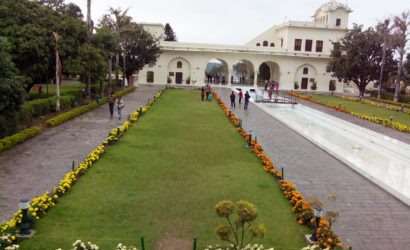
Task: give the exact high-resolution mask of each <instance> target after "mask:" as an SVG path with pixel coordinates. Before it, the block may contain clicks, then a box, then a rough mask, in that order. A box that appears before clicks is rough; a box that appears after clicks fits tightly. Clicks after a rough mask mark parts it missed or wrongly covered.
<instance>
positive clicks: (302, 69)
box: [294, 64, 317, 89]
mask: <svg viewBox="0 0 410 250" xmlns="http://www.w3.org/2000/svg"><path fill="white" fill-rule="evenodd" d="M316 75H317V71H316V69H315V67H313V66H312V65H310V64H303V65H301V66H299V67H298V68H297V70H296V74H295V81H294V82H295V83H297V85H299V86H300V89H310V87H311V86H312V85H313V83H315V82H316Z"/></svg>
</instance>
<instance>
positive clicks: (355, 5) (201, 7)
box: [66, 0, 410, 45]
mask: <svg viewBox="0 0 410 250" xmlns="http://www.w3.org/2000/svg"><path fill="white" fill-rule="evenodd" d="M66 2H73V3H75V4H77V5H79V6H80V7H81V9H82V11H83V14H84V16H86V13H87V11H86V6H87V5H86V3H87V0H66ZM326 2H327V1H324V0H284V1H279V0H205V1H204V0H201V1H200V0H171V1H170V0H93V1H92V6H91V15H92V18H93V20H94V23H98V20H99V19H100V17H101V16H102V15H103V13H104V12H105V11H106V10H107V9H108V8H109V7H115V8H116V7H121V8H122V9H126V8H130V10H129V12H128V13H129V15H130V16H132V18H133V19H134V21H136V22H153V23H162V24H165V23H170V24H171V27H172V28H173V30H174V31H175V32H176V34H177V38H178V41H181V42H198V43H216V44H237V45H242V44H245V43H246V42H248V41H249V40H251V39H252V38H254V37H255V36H257V35H258V34H260V33H261V32H263V31H265V30H267V29H268V28H270V27H271V26H273V25H277V24H280V23H282V22H283V21H284V20H293V21H310V20H311V16H312V15H313V14H314V12H315V11H316V9H318V8H319V7H320V6H321V5H322V4H324V3H326ZM341 2H342V3H346V2H347V4H348V6H349V7H350V8H351V9H352V10H353V13H351V14H350V27H351V25H352V23H353V22H354V23H358V24H363V25H365V26H374V25H375V24H376V22H377V21H378V20H382V19H383V18H384V17H388V16H391V15H398V14H400V13H401V12H403V11H404V10H410V1H409V0H354V1H353V0H349V1H341Z"/></svg>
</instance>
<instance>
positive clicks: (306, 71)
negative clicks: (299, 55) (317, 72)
mask: <svg viewBox="0 0 410 250" xmlns="http://www.w3.org/2000/svg"><path fill="white" fill-rule="evenodd" d="M303 74H304V75H307V74H309V69H308V68H306V67H305V68H303Z"/></svg>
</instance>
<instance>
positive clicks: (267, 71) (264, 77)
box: [257, 61, 280, 86]
mask: <svg viewBox="0 0 410 250" xmlns="http://www.w3.org/2000/svg"><path fill="white" fill-rule="evenodd" d="M279 78H280V71H279V65H278V64H277V63H275V62H272V61H266V62H263V63H262V64H261V65H259V71H258V81H257V85H258V86H265V84H266V83H268V82H269V81H272V80H273V81H277V82H279Z"/></svg>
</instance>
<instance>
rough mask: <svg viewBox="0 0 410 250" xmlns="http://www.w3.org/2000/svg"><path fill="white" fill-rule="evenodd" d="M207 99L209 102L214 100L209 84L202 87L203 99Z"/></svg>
mask: <svg viewBox="0 0 410 250" xmlns="http://www.w3.org/2000/svg"><path fill="white" fill-rule="evenodd" d="M205 99H206V100H207V101H209V102H210V101H212V93H211V86H209V84H207V85H205V87H202V88H201V100H202V101H205Z"/></svg>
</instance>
